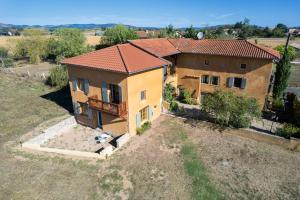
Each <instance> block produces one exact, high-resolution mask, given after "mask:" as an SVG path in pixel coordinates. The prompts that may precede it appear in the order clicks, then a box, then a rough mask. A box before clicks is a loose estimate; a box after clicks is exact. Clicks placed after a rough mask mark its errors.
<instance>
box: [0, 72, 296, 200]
mask: <svg viewBox="0 0 300 200" xmlns="http://www.w3.org/2000/svg"><path fill="white" fill-rule="evenodd" d="M0 93H1V96H0V101H1V105H0V112H1V114H0V130H1V132H0V159H1V162H0V181H1V186H0V199H22V200H26V199H297V198H298V197H299V195H300V189H299V187H298V184H299V182H300V173H299V165H300V156H299V153H296V152H292V151H288V150H285V149H283V148H281V147H279V146H272V145H268V144H265V143H260V142H256V141H254V140H250V139H246V138H242V137H238V136H234V135H232V134H231V133H232V130H225V131H220V130H219V129H218V128H217V127H215V126H213V125H212V124H209V123H207V122H196V121H191V120H181V119H176V118H172V117H168V116H164V115H163V116H161V117H160V118H159V119H158V120H156V121H155V122H154V123H153V125H152V128H151V129H150V130H148V131H147V132H145V133H144V134H143V135H141V136H136V137H133V138H132V139H131V141H130V142H129V143H128V144H126V145H125V146H124V148H122V149H120V150H119V151H118V152H116V153H115V154H114V155H113V156H112V157H111V158H109V159H107V160H99V161H97V160H79V159H78V158H73V159H70V158H68V157H58V156H57V155H55V154H44V153H33V152H24V151H22V150H21V149H20V147H19V146H20V145H19V140H20V138H21V136H22V135H24V134H25V133H26V132H28V131H29V130H32V129H33V128H34V127H36V126H38V128H36V129H35V131H39V130H41V129H42V128H43V127H46V126H49V124H53V123H54V122H57V121H58V120H60V119H62V118H65V117H67V116H68V112H67V110H66V109H64V107H66V106H65V105H62V104H61V102H60V101H58V99H62V100H63V102H68V101H70V100H68V99H66V97H65V96H64V95H65V93H61V92H57V91H55V90H53V89H50V88H48V87H47V86H45V85H43V84H42V83H38V82H33V81H29V80H27V79H23V78H17V77H15V76H11V75H7V74H2V73H1V72H0ZM49 120H50V121H49ZM38 124H40V125H38ZM22 138H24V136H23V137H22Z"/></svg>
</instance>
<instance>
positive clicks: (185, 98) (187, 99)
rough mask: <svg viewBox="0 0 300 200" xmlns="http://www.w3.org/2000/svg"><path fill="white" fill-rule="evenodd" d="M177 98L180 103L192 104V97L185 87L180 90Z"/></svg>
mask: <svg viewBox="0 0 300 200" xmlns="http://www.w3.org/2000/svg"><path fill="white" fill-rule="evenodd" d="M179 99H180V101H181V102H182V103H186V104H190V105H191V104H194V99H193V98H192V95H191V93H190V92H189V91H188V90H187V89H185V88H184V89H182V90H180V96H179Z"/></svg>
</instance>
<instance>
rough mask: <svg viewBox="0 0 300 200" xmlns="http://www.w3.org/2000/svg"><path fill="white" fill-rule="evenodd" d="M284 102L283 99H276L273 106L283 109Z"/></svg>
mask: <svg viewBox="0 0 300 200" xmlns="http://www.w3.org/2000/svg"><path fill="white" fill-rule="evenodd" d="M283 107H284V104H283V101H282V100H281V99H274V100H273V102H272V108H275V109H283Z"/></svg>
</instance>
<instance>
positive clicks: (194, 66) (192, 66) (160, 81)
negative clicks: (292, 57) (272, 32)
mask: <svg viewBox="0 0 300 200" xmlns="http://www.w3.org/2000/svg"><path fill="white" fill-rule="evenodd" d="M166 59H168V60H169V61H171V62H172V63H173V64H174V65H173V66H171V67H170V66H169V68H168V76H167V77H166V79H165V80H164V76H163V74H164V69H163V67H161V68H156V69H151V70H148V71H143V72H139V73H135V74H130V75H129V74H125V73H118V72H110V71H105V70H97V69H92V68H84V67H79V66H68V67H67V68H68V73H69V78H70V88H71V95H72V100H73V102H81V103H88V97H92V96H95V95H97V97H98V99H99V100H101V99H102V94H101V90H102V89H101V83H102V81H105V82H107V83H108V84H114V85H118V86H119V87H120V88H121V90H122V102H126V108H127V114H126V115H125V116H123V117H117V116H114V115H112V114H109V113H105V112H101V113H102V128H103V130H104V131H106V132H111V133H113V134H114V135H121V134H124V133H130V134H132V135H134V134H136V129H137V121H138V120H137V115H138V114H139V113H141V110H142V109H144V108H151V109H148V110H147V112H151V117H150V119H147V120H143V119H142V120H141V123H140V124H143V123H144V122H145V121H148V120H149V121H152V120H154V119H156V118H157V117H158V116H159V115H160V114H161V110H162V107H161V106H162V98H163V97H162V94H163V86H164V84H165V83H171V84H172V85H174V86H176V87H181V88H187V89H189V90H190V92H191V93H192V95H193V96H194V97H195V98H196V99H198V101H201V93H202V94H203V93H211V92H213V91H214V90H216V89H220V90H232V91H235V92H237V93H239V94H245V95H248V96H251V97H255V98H257V99H258V101H259V103H260V105H261V108H262V107H263V105H264V102H265V97H266V95H267V94H268V87H269V81H270V75H271V73H272V60H267V59H254V58H241V57H230V56H213V55H201V54H185V53H182V54H178V55H176V56H174V57H167V58H166ZM205 62H208V63H209V64H208V65H207V63H206V64H205ZM241 64H246V68H245V69H241ZM202 75H209V76H218V77H219V85H217V86H215V85H212V84H203V83H201V77H202ZM229 77H239V78H243V79H246V87H245V88H244V89H241V88H237V87H232V88H228V86H227V79H228V78H229ZM74 78H76V79H87V80H88V81H89V93H88V94H85V93H84V92H82V91H78V90H76V91H74V90H73V85H72V79H74ZM142 91H144V93H143V96H144V100H142V99H141V92H142ZM144 111H146V110H145V109H144ZM147 114H148V113H147ZM142 115H143V116H144V115H145V112H143V114H142ZM148 117H149V116H148ZM76 119H77V120H78V122H80V123H82V124H85V125H88V126H91V127H93V128H96V127H97V125H98V111H97V110H95V109H92V117H91V116H87V115H78V116H77V117H76Z"/></svg>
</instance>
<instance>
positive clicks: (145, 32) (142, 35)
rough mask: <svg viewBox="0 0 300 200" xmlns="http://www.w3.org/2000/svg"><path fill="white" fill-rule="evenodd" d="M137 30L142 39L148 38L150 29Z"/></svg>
mask: <svg viewBox="0 0 300 200" xmlns="http://www.w3.org/2000/svg"><path fill="white" fill-rule="evenodd" d="M135 32H136V34H137V36H138V37H139V38H140V39H147V38H148V31H135Z"/></svg>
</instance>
